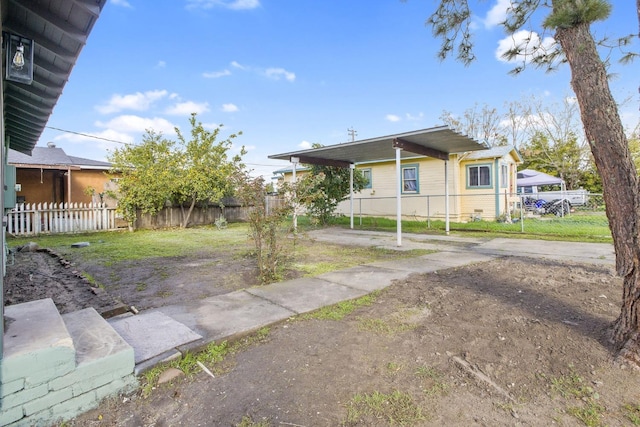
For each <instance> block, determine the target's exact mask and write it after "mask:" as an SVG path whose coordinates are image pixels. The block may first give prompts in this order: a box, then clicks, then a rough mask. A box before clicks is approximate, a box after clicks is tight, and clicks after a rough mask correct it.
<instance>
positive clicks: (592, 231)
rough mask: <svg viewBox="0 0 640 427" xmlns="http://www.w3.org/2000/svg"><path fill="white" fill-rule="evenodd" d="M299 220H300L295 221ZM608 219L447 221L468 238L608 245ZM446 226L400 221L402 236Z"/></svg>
mask: <svg viewBox="0 0 640 427" xmlns="http://www.w3.org/2000/svg"><path fill="white" fill-rule="evenodd" d="M299 220H300V219H299ZM356 224H357V228H359V229H363V230H376V231H392V232H393V231H396V229H397V226H396V224H397V223H396V221H395V220H393V219H388V218H377V217H363V218H362V219H361V220H360V218H358V220H357V222H356ZM608 224H609V223H608V220H607V217H606V215H604V213H603V212H600V213H598V214H587V213H585V212H575V213H572V214H571V215H568V216H566V217H562V218H558V217H553V216H546V217H543V218H541V219H534V218H527V219H525V222H524V230H525V231H524V232H522V224H520V223H514V224H507V223H502V222H496V221H474V222H466V223H462V222H450V223H449V227H450V230H451V231H452V232H460V233H464V236H468V237H511V238H519V239H527V238H529V239H531V238H534V239H540V240H563V241H581V242H602V243H611V231H610V230H609V225H608ZM332 225H337V226H340V227H345V228H346V227H349V226H350V219H349V218H348V217H340V218H337V219H336V220H335V221H334V223H333V224H332ZM445 229H446V224H445V222H444V221H441V220H431V221H429V222H427V221H425V220H421V221H418V220H416V221H409V220H404V221H402V231H403V232H405V233H418V234H434V235H442V234H444V233H445Z"/></svg>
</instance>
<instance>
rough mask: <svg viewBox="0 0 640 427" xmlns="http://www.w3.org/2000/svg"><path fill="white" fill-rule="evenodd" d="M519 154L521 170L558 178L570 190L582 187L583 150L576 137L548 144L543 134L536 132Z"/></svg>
mask: <svg viewBox="0 0 640 427" xmlns="http://www.w3.org/2000/svg"><path fill="white" fill-rule="evenodd" d="M520 153H521V154H522V157H523V158H524V161H523V165H522V168H523V169H535V170H539V171H542V172H545V173H547V174H549V175H553V176H558V177H559V178H562V179H563V180H564V181H565V183H566V185H567V188H568V189H570V190H572V189H575V188H579V187H580V186H581V185H582V182H581V178H582V174H581V170H582V169H583V165H584V164H585V163H586V162H585V161H584V160H583V156H584V150H583V149H582V148H581V147H580V146H579V144H578V138H577V137H576V136H571V137H570V138H569V139H568V140H566V141H555V142H554V143H550V142H549V138H548V137H547V136H546V135H545V134H543V133H542V132H537V133H536V134H535V135H534V136H533V138H531V140H530V141H529V142H528V143H526V144H525V145H523V146H522V147H521V148H520Z"/></svg>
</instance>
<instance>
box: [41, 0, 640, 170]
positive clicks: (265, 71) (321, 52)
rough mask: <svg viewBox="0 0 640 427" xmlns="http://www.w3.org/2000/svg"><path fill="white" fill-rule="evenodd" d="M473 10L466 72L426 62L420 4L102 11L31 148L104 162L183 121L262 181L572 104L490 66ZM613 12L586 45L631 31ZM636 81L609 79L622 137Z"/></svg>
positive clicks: (543, 79) (427, 41) (383, 1)
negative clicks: (448, 122)
mask: <svg viewBox="0 0 640 427" xmlns="http://www.w3.org/2000/svg"><path fill="white" fill-rule="evenodd" d="M474 3H475V5H476V6H479V8H478V9H475V10H474V11H475V13H476V15H475V16H474V27H475V36H474V40H475V43H476V49H477V50H476V55H477V57H478V60H477V61H476V62H474V63H473V64H472V65H470V66H468V67H465V66H464V65H463V64H461V63H459V62H456V61H454V60H453V59H450V60H447V61H445V62H440V61H439V60H438V59H437V58H436V53H437V50H438V47H439V43H440V42H439V40H436V39H434V38H433V36H432V34H431V28H430V27H427V26H426V25H425V21H426V19H427V18H428V16H429V15H430V13H431V12H432V11H433V5H434V2H432V1H426V0H407V1H401V0H376V1H371V0H349V1H344V0H343V1H339V0H323V1H318V0H295V1H284V0H155V1H142V0H110V1H108V2H107V4H106V6H105V7H104V9H103V11H102V14H101V16H100V18H99V19H98V21H97V23H96V25H95V26H94V29H93V31H92V33H91V35H90V36H89V39H88V42H87V45H86V46H85V47H84V49H83V51H82V52H81V54H80V58H79V60H78V62H77V64H76V66H75V68H74V70H73V72H72V74H71V77H70V79H69V82H68V83H67V85H66V86H65V90H64V92H63V94H62V96H61V97H60V100H59V101H58V104H57V105H56V107H55V109H54V112H53V114H52V116H51V118H50V120H49V122H48V126H49V128H47V129H45V132H44V133H43V135H42V138H41V139H40V142H39V143H38V146H46V143H47V142H48V141H53V142H55V143H56V145H57V146H58V147H61V148H63V149H64V150H65V152H67V154H70V155H73V156H78V157H85V158H90V159H95V160H105V159H106V158H107V153H108V152H109V150H113V149H114V148H116V147H119V146H121V143H139V142H140V141H141V140H142V136H143V134H144V132H145V129H153V130H155V131H156V132H162V133H163V134H164V135H165V136H166V137H167V138H170V139H175V133H174V131H173V129H174V127H175V126H177V127H179V128H180V129H181V130H182V131H183V132H184V133H188V131H189V123H188V119H189V116H190V114H191V113H193V112H195V113H198V120H199V121H201V122H203V123H204V124H205V125H207V126H208V127H210V128H213V127H215V126H217V125H220V124H223V125H224V127H223V128H222V129H223V130H222V135H223V136H226V135H228V134H229V133H237V132H239V131H242V132H243V135H242V136H240V137H239V138H237V139H236V140H235V143H236V144H237V145H244V146H245V147H246V149H247V150H248V154H247V155H246V156H245V157H244V160H245V163H246V164H247V165H248V167H249V168H250V169H252V170H254V175H258V174H259V175H264V176H265V177H270V176H271V173H272V172H273V171H274V170H276V169H278V168H281V167H283V166H286V163H283V162H280V161H274V160H270V159H268V158H267V156H268V155H270V154H277V153H282V152H289V151H294V150H297V149H300V148H306V147H308V146H309V145H310V144H311V143H316V142H317V143H320V144H323V145H331V144H337V143H341V142H346V141H349V140H350V136H349V134H348V129H354V130H355V131H356V132H357V135H356V139H367V138H374V137H378V136H384V135H390V134H394V133H399V132H408V131H413V130H418V129H424V128H429V127H432V126H437V125H441V124H442V121H441V120H440V116H441V115H442V112H443V111H445V110H446V111H449V112H451V113H453V114H459V115H462V114H463V113H464V111H465V110H467V109H469V108H473V107H474V105H480V106H482V105H485V104H486V105H488V106H489V107H495V108H497V109H498V110H501V109H503V107H504V105H505V103H508V102H514V101H523V100H526V99H528V98H529V97H532V96H536V97H538V98H541V99H544V100H545V102H547V101H548V102H549V103H553V102H558V101H561V100H562V99H563V98H565V97H567V96H572V92H571V90H570V84H569V80H570V73H569V69H568V67H567V66H564V67H563V68H561V69H560V70H559V71H557V72H555V73H552V74H546V73H545V72H544V71H542V70H535V69H533V68H531V69H527V70H525V72H524V73H522V74H521V75H519V76H516V77H514V76H511V75H509V74H508V72H509V71H510V70H511V69H512V68H513V64H509V63H506V62H504V61H503V60H501V59H499V58H498V56H499V55H497V51H498V50H499V46H500V45H501V42H502V43H504V41H505V40H508V39H507V38H506V37H505V34H504V32H503V30H502V29H501V28H500V27H498V26H496V25H495V24H494V22H495V21H498V20H499V19H500V17H501V16H503V15H502V13H503V12H504V10H505V7H506V6H505V4H506V3H505V0H497V2H496V1H495V0H490V1H487V2H472V3H471V4H474ZM613 3H614V8H613V14H612V17H611V18H610V19H609V20H608V21H606V22H604V23H602V24H598V25H597V26H595V27H594V30H595V32H596V33H597V34H598V35H608V36H611V37H618V36H622V35H626V34H628V33H631V32H633V31H637V28H638V22H637V15H636V13H635V9H634V5H633V4H631V3H632V2H629V1H628V0H624V1H623V0H614V1H613ZM624 8H626V9H624ZM637 47H638V43H637V41H636V42H635V45H634V48H635V49H634V50H635V51H638V48H637ZM639 70H640V68H639V67H638V63H637V62H636V63H634V64H632V65H627V66H625V67H621V66H618V65H617V64H614V65H613V66H612V69H611V71H612V72H614V73H616V74H617V78H615V79H614V80H612V81H611V88H612V92H613V94H614V97H615V98H616V100H617V101H618V102H619V103H621V104H622V106H621V109H620V112H621V115H622V117H623V121H624V123H625V124H626V125H627V126H634V125H635V124H636V123H637V122H638V104H639V102H638V85H639V79H638V76H640V72H639ZM51 128H57V129H63V130H65V131H71V132H73V133H71V132H62V131H60V130H56V129H51ZM79 134H86V135H94V136H96V137H99V138H104V139H95V138H88V137H86V136H82V135H79ZM105 139H107V140H112V141H118V142H112V141H106V140H105Z"/></svg>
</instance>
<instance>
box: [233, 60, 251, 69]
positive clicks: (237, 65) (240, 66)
mask: <svg viewBox="0 0 640 427" xmlns="http://www.w3.org/2000/svg"><path fill="white" fill-rule="evenodd" d="M231 66H232V67H233V68H239V69H241V70H246V69H247V68H246V67H245V66H244V65H242V64H240V63H238V62H236V61H231Z"/></svg>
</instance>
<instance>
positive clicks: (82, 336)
mask: <svg viewBox="0 0 640 427" xmlns="http://www.w3.org/2000/svg"><path fill="white" fill-rule="evenodd" d="M62 319H63V320H64V323H65V325H66V327H67V330H68V331H69V334H70V336H71V338H72V340H73V346H74V348H75V350H76V367H77V369H78V370H82V371H83V372H84V374H85V375H90V376H94V372H93V371H92V372H86V371H87V369H88V368H90V367H92V366H95V367H97V368H98V370H101V369H103V367H104V365H108V366H109V369H112V370H114V373H115V374H116V375H119V376H121V375H120V374H127V373H129V374H130V373H132V372H133V367H134V352H133V348H132V347H131V346H130V345H129V344H127V342H126V341H125V340H124V339H122V337H121V336H120V335H119V334H118V333H117V332H116V331H115V330H114V329H113V328H112V327H111V325H110V324H109V323H108V322H107V321H106V320H105V319H104V318H103V317H102V316H101V315H100V314H98V312H97V311H96V310H95V309H93V308H91V307H90V308H86V309H84V310H80V311H75V312H72V313H67V314H64V315H62ZM98 372H99V371H98ZM96 373H97V372H96Z"/></svg>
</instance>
